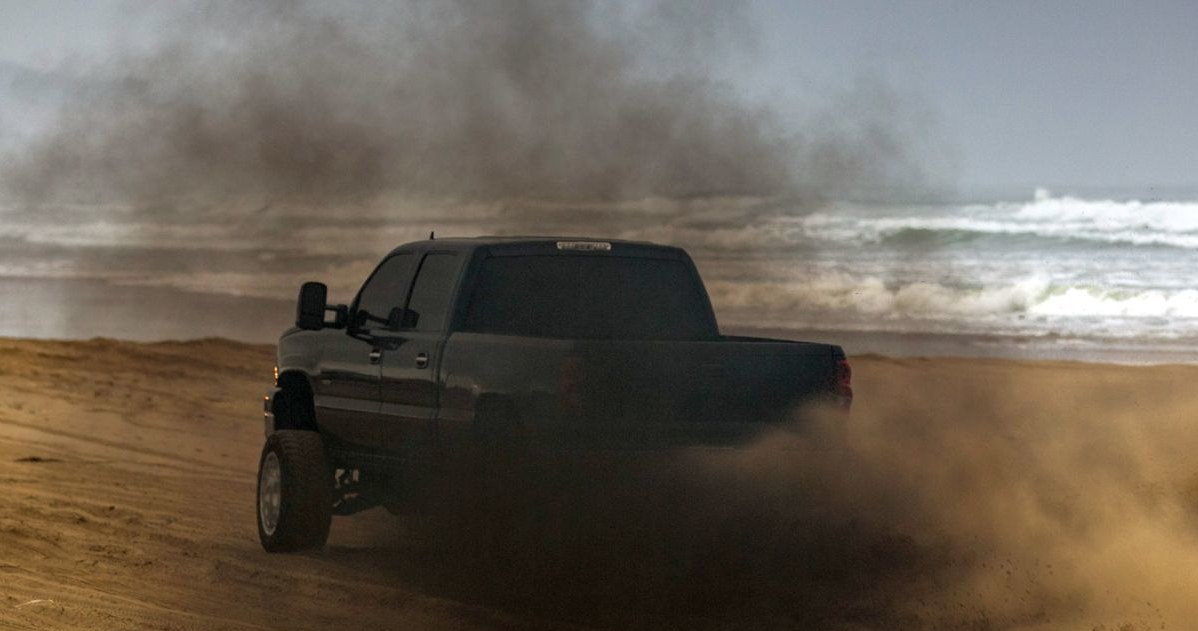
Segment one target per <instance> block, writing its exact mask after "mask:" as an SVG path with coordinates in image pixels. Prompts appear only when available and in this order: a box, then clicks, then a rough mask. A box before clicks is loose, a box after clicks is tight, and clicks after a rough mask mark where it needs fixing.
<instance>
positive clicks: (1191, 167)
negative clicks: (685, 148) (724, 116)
mask: <svg viewBox="0 0 1198 631" xmlns="http://www.w3.org/2000/svg"><path fill="white" fill-rule="evenodd" d="M145 6H147V5H144V4H140V3H138V2H130V1H128V0H39V1H32V0H0V141H6V142H9V143H13V142H19V141H20V139H21V138H23V137H24V136H26V135H28V133H29V130H30V129H33V128H36V126H37V125H40V124H46V122H47V121H48V120H51V119H50V118H49V117H48V116H47V111H48V110H49V109H51V108H49V107H47V103H48V102H50V101H51V100H52V98H53V94H54V89H53V82H54V77H56V76H60V75H61V74H65V75H67V76H70V77H72V79H71V80H86V72H87V68H88V66H89V64H90V63H91V62H92V61H94V60H96V59H103V58H105V57H107V56H109V55H111V54H112V53H113V52H114V51H117V50H127V49H129V48H133V49H136V48H138V47H147V48H149V47H152V46H153V44H154V41H155V23H154V21H153V20H151V19H148V18H147V16H146V15H145V11H144V8H145ZM745 9H746V13H747V14H748V17H749V19H750V22H751V23H753V24H755V28H756V33H755V35H754V36H753V37H752V38H751V39H752V42H751V48H752V50H751V51H749V54H746V55H744V56H735V57H732V58H729V59H713V60H710V64H711V66H712V68H713V71H714V72H716V73H717V74H718V76H720V77H722V78H725V79H727V80H728V81H730V82H732V83H733V84H734V85H735V86H736V87H737V89H738V90H740V91H741V92H743V93H744V94H745V95H748V96H750V97H751V98H753V99H758V100H762V101H764V102H767V103H770V104H771V105H772V106H773V107H775V108H777V109H778V110H779V111H781V112H783V113H786V112H788V111H792V110H793V111H794V112H795V115H796V116H797V115H799V112H801V111H802V110H803V108H804V107H805V106H807V105H809V104H810V103H812V102H816V101H821V100H824V98H825V97H828V95H835V94H849V95H850V97H849V98H852V96H851V95H852V94H853V92H852V86H854V85H855V84H858V83H860V82H862V81H881V82H883V83H885V84H886V85H887V86H889V88H890V90H892V91H893V93H894V94H895V95H897V98H899V99H901V100H902V102H903V103H904V107H906V108H907V110H908V111H915V112H918V113H919V117H920V121H921V124H920V126H919V127H918V129H919V130H920V131H919V133H925V134H927V135H928V136H929V137H932V138H933V139H934V141H935V142H933V143H931V145H930V146H932V147H934V148H935V149H934V151H933V153H934V155H925V159H926V160H927V161H928V163H929V165H931V168H933V169H935V170H938V171H943V173H942V174H940V175H941V177H937V178H935V179H938V180H941V181H947V182H949V183H950V185H952V186H953V187H955V188H957V189H959V190H962V191H1008V190H1027V191H1030V190H1031V188H1032V187H1036V186H1048V187H1055V188H1064V189H1069V188H1071V187H1072V188H1078V189H1138V190H1144V189H1152V188H1153V187H1165V188H1169V187H1182V188H1185V187H1190V188H1192V187H1198V161H1196V160H1195V159H1194V158H1195V153H1196V152H1195V150H1196V149H1198V67H1196V66H1198V37H1195V36H1194V34H1195V33H1196V32H1198V2H1192V1H1176V2H1168V1H1147V2H1136V3H1130V2H1106V1H1092V0H1091V1H1057V2H1029V1H1013V2H948V1H941V2H932V1H912V2H901V3H898V2H884V1H880V0H877V1H871V0H841V1H836V2H793V1H791V2H788V1H785V0H752V1H750V2H749V3H748V4H747V5H746V7H745ZM29 71H34V74H35V75H39V76H43V77H44V78H46V83H47V85H48V86H49V87H44V89H43V90H42V91H41V94H42V96H41V97H37V98H32V99H31V98H29V97H28V96H25V97H23V98H16V97H14V92H13V89H12V85H11V84H12V83H13V81H14V79H13V77H15V76H27V75H28V72H29ZM80 75H84V76H80ZM6 83H7V84H8V85H5V84H6ZM26 85H28V80H27V79H26ZM46 94H49V95H50V96H46ZM39 98H41V100H38V99H39ZM828 98H830V97H828Z"/></svg>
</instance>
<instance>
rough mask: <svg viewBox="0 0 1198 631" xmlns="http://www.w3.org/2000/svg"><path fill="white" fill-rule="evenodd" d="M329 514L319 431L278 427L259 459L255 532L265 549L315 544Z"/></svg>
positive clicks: (329, 486) (328, 481) (328, 476)
mask: <svg viewBox="0 0 1198 631" xmlns="http://www.w3.org/2000/svg"><path fill="white" fill-rule="evenodd" d="M332 519H333V472H332V469H331V468H330V467H329V461H328V458H327V457H326V456H325V451H324V441H322V440H321V438H320V434H318V433H316V432H310V431H298V430H280V431H277V432H274V433H273V434H271V435H270V436H268V437H267V438H266V445H264V446H263V447H262V457H261V459H259V461H258V538H259V540H261V541H262V547H263V548H265V549H266V551H267V552H292V551H295V550H303V549H305V548H319V547H321V546H323V545H324V544H325V542H326V541H328V538H329V524H330V522H331V521H332Z"/></svg>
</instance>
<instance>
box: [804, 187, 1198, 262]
mask: <svg viewBox="0 0 1198 631" xmlns="http://www.w3.org/2000/svg"><path fill="white" fill-rule="evenodd" d="M796 221H797V223H798V224H799V226H801V229H802V232H803V233H804V234H805V236H807V237H809V238H813V239H817V240H824V241H832V242H840V243H858V244H875V243H891V244H895V245H904V244H906V245H915V244H928V243H949V242H954V241H966V240H969V239H972V238H977V237H985V236H1000V237H1022V238H1036V239H1051V240H1056V241H1081V242H1092V243H1099V244H1109V245H1131V246H1166V247H1175V248H1185V249H1198V202H1194V201H1150V202H1142V201H1138V200H1130V201H1114V200H1087V199H1081V198H1077V197H1070V196H1063V197H1054V196H1052V195H1051V194H1050V193H1049V192H1048V191H1046V190H1044V189H1039V190H1037V191H1036V194H1035V196H1034V198H1033V199H1032V200H1031V201H1029V202H1001V203H997V204H972V205H964V206H959V207H940V208H927V207H921V208H901V209H886V210H885V211H884V212H882V213H880V214H879V213H877V212H869V211H867V210H865V209H860V208H853V207H844V206H838V207H832V208H829V209H827V210H824V211H820V212H816V213H812V214H809V215H806V216H801V217H798V218H797V219H796Z"/></svg>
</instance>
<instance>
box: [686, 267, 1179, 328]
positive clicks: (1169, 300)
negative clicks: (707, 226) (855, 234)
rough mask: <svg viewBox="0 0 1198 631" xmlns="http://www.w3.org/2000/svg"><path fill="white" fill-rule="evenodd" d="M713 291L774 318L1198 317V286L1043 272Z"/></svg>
mask: <svg viewBox="0 0 1198 631" xmlns="http://www.w3.org/2000/svg"><path fill="white" fill-rule="evenodd" d="M709 291H710V293H711V296H712V300H713V302H714V303H715V304H716V306H717V308H718V309H724V310H735V311H739V312H746V311H748V312H759V313H761V314H762V315H763V316H764V317H767V318H770V319H776V317H777V315H778V314H781V313H786V312H791V313H825V314H837V313H839V314H846V315H848V316H855V317H862V316H864V317H869V318H883V319H886V318H890V319H895V318H904V319H920V320H936V321H944V320H962V321H963V320H967V319H969V318H980V319H989V320H1002V319H1019V318H1038V319H1040V320H1043V321H1044V322H1046V323H1051V322H1057V323H1067V322H1068V321H1070V320H1085V319H1099V318H1107V319H1109V318H1121V319H1131V320H1137V319H1138V320H1146V319H1158V320H1162V321H1170V322H1173V321H1177V320H1189V319H1193V320H1198V290H1194V289H1182V290H1160V289H1128V288H1109V287H1097V286H1086V285H1078V286H1070V285H1054V284H1052V283H1051V282H1049V281H1048V280H1047V279H1045V278H1040V277H1029V278H1024V279H1019V280H1016V281H1013V282H1010V283H1006V284H1003V285H999V286H992V287H966V286H954V285H949V284H942V283H935V282H911V283H904V284H894V283H888V282H886V281H885V280H883V279H881V278H878V277H856V276H851V275H847V274H837V273H833V274H826V275H821V276H817V277H813V278H811V279H808V280H804V281H801V282H756V281H713V282H711V283H709Z"/></svg>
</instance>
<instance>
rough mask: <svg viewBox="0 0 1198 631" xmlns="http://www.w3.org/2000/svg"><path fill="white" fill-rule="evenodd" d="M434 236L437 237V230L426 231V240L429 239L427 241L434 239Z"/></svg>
mask: <svg viewBox="0 0 1198 631" xmlns="http://www.w3.org/2000/svg"><path fill="white" fill-rule="evenodd" d="M436 238H437V231H436V230H429V231H428V240H429V241H432V240H433V239H436Z"/></svg>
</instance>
